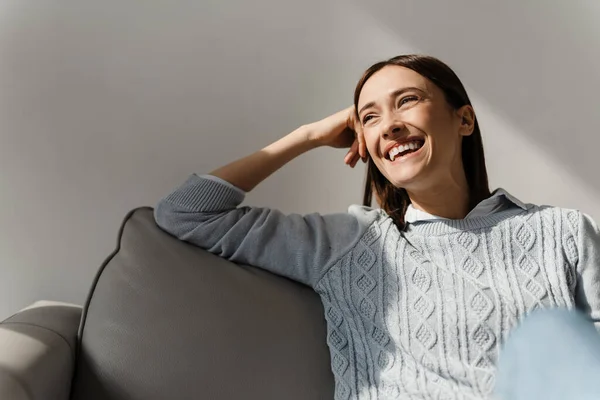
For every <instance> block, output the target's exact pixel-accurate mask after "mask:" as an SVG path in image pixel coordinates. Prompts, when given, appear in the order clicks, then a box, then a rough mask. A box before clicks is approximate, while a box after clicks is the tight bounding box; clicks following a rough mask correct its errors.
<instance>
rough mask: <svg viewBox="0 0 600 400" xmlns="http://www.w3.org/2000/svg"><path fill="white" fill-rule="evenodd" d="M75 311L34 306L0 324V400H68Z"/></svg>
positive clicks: (53, 305)
mask: <svg viewBox="0 0 600 400" xmlns="http://www.w3.org/2000/svg"><path fill="white" fill-rule="evenodd" d="M80 319H81V307H79V306H76V305H73V304H67V303H57V302H46V301H43V302H37V303H34V304H33V305H32V306H30V307H27V308H25V309H24V310H21V311H20V312H18V313H16V314H15V315H13V316H12V317H10V318H8V319H6V320H5V321H3V322H2V323H0V399H11V400H46V399H48V400H50V399H52V400H54V399H56V400H68V399H69V395H70V391H71V379H72V376H73V371H74V367H75V347H76V343H77V330H78V328H79V323H80Z"/></svg>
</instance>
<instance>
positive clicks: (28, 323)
mask: <svg viewBox="0 0 600 400" xmlns="http://www.w3.org/2000/svg"><path fill="white" fill-rule="evenodd" d="M2 325H25V326H33V327H34V328H39V329H42V330H45V331H48V332H52V333H54V334H55V335H56V336H58V337H59V338H61V339H62V340H63V341H64V342H65V343H66V344H67V347H68V348H69V351H70V353H71V358H72V359H73V362H75V349H74V348H73V346H71V344H70V343H69V341H68V340H67V338H66V337H64V336H63V335H62V334H60V333H58V332H56V331H55V330H53V329H50V328H48V327H45V326H42V325H38V324H32V323H30V322H18V321H14V322H13V321H8V322H3V323H2V324H1V325H0V326H2Z"/></svg>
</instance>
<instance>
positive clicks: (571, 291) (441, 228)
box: [155, 175, 600, 400]
mask: <svg viewBox="0 0 600 400" xmlns="http://www.w3.org/2000/svg"><path fill="white" fill-rule="evenodd" d="M243 199H244V193H243V192H241V191H239V190H236V188H234V187H232V186H231V185H227V184H225V183H223V182H219V181H218V180H216V179H209V178H207V177H198V176H196V175H192V176H191V177H190V178H189V179H188V180H187V181H186V182H185V183H184V184H183V185H182V186H181V187H179V188H178V189H176V190H175V191H174V192H173V193H171V194H170V195H168V196H167V197H166V198H164V199H163V200H162V201H161V202H160V203H159V204H158V205H157V207H156V210H155V217H156V220H157V223H158V225H159V226H161V227H162V228H163V229H164V230H166V231H168V232H169V233H171V234H173V235H175V236H177V237H178V238H180V239H182V240H185V241H188V242H190V243H193V244H195V245H197V246H200V247H202V248H205V249H207V250H209V251H211V252H213V253H215V254H217V255H220V256H222V257H225V258H227V259H229V260H232V261H235V262H238V263H244V264H250V265H254V266H257V267H261V268H265V269H267V270H270V271H272V272H274V273H276V274H280V275H283V276H286V277H289V278H291V279H294V280H297V281H300V282H303V283H305V284H307V285H310V286H311V287H313V288H314V290H315V291H316V292H317V293H318V294H319V295H320V297H321V299H322V302H323V305H324V311H325V318H326V320H327V326H328V333H327V342H328V345H329V349H330V352H331V368H332V371H333V374H334V376H335V382H336V387H335V398H336V399H361V400H362V399H486V398H490V397H491V393H492V390H493V385H494V375H495V364H496V361H497V359H498V353H499V348H500V346H501V344H502V343H503V341H504V340H505V339H506V337H507V334H508V333H509V332H510V330H511V328H512V327H514V326H515V324H516V323H518V321H519V320H520V319H521V318H522V317H524V316H525V315H526V314H527V313H528V312H530V311H531V310H533V309H536V308H545V307H566V308H574V307H577V308H579V309H581V310H583V311H584V312H586V313H587V314H588V315H589V316H590V317H591V318H592V319H593V321H594V322H595V323H596V325H597V326H598V324H599V323H600V232H599V230H598V228H597V226H596V224H595V223H594V222H593V221H592V220H591V219H590V218H589V217H588V216H586V215H584V214H582V213H580V212H578V211H572V210H565V209H560V208H554V207H538V206H533V205H528V206H527V207H526V209H523V208H520V207H508V208H507V209H505V210H502V211H499V212H496V213H493V214H492V215H489V216H484V217H473V218H467V219H463V220H432V221H427V222H422V223H418V222H417V223H412V224H409V225H408V226H407V228H406V229H405V230H404V231H399V230H398V228H397V227H396V226H395V225H394V223H393V222H392V220H391V219H390V218H389V217H388V216H387V215H386V214H385V213H384V212H383V211H381V210H377V209H370V208H366V207H360V206H352V207H350V208H349V212H348V213H340V214H331V215H319V214H311V215H305V216H301V215H294V214H293V215H284V214H282V213H281V212H279V211H277V210H272V209H265V208H257V207H240V206H239V205H240V204H241V202H242V201H243Z"/></svg>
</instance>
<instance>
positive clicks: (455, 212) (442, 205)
mask: <svg viewBox="0 0 600 400" xmlns="http://www.w3.org/2000/svg"><path fill="white" fill-rule="evenodd" d="M407 192H408V196H409V197H410V200H411V203H412V205H413V207H415V208H416V209H418V210H421V211H424V212H426V213H429V214H432V215H435V216H438V217H442V218H448V219H463V218H465V217H466V216H467V214H468V213H469V211H471V210H470V204H469V189H468V185H467V184H466V182H465V183H464V184H460V185H458V184H456V183H455V182H451V183H450V184H444V185H439V186H437V187H434V188H428V189H427V190H423V191H409V190H407Z"/></svg>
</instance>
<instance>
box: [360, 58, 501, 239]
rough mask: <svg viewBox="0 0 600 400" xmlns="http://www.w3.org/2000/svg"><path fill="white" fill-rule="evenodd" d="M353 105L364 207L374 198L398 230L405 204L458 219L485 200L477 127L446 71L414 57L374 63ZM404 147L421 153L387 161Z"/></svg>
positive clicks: (458, 85) (438, 63) (437, 63)
mask: <svg viewBox="0 0 600 400" xmlns="http://www.w3.org/2000/svg"><path fill="white" fill-rule="evenodd" d="M434 82H435V83H434ZM354 104H355V106H356V109H357V110H358V113H357V117H358V118H359V120H360V121H361V124H362V128H363V132H362V134H363V135H364V138H365V141H366V144H367V147H368V151H369V154H370V162H369V167H368V172H367V182H366V187H365V196H364V204H365V205H370V204H371V195H372V193H373V192H375V195H376V196H377V198H378V199H379V203H380V205H381V207H382V208H383V209H384V210H385V211H386V212H387V213H388V214H389V215H391V216H393V217H394V221H395V222H396V224H397V225H398V226H399V227H400V228H402V226H403V224H404V215H405V213H406V210H407V208H408V207H409V205H410V204H411V203H412V204H414V206H415V207H417V208H423V207H425V208H427V209H428V210H429V211H430V212H432V213H433V214H435V215H438V216H442V217H446V218H452V219H458V218H462V217H464V216H466V215H467V214H468V211H469V210H471V209H472V208H474V207H475V206H476V205H477V204H478V203H479V202H481V201H482V200H484V199H485V198H487V197H489V196H490V190H489V187H488V178H487V171H486V167H485V157H484V153H483V144H482V138H481V132H480V130H479V124H478V123H477V119H476V118H475V112H474V110H473V107H472V105H471V101H470V100H469V96H468V95H467V92H466V91H465V88H464V87H463V85H462V83H461V82H460V80H459V79H458V77H457V76H456V74H455V73H454V72H453V71H452V70H451V69H450V68H449V67H448V66H447V65H445V64H444V63H442V62H441V61H439V60H437V59H435V58H433V57H425V56H417V55H406V56H399V57H395V58H392V59H390V60H387V61H383V62H380V63H377V64H375V65H373V66H372V67H371V68H369V69H368V70H367V71H366V72H365V73H364V74H363V76H362V78H361V79H360V81H359V82H358V85H357V86H356V90H355V94H354ZM407 141H416V142H417V143H422V146H421V148H420V149H419V151H417V152H414V154H411V153H408V155H406V156H405V157H400V158H399V159H397V160H396V159H394V160H392V159H391V158H390V154H389V151H390V149H396V148H397V146H398V144H403V143H405V142H407ZM405 150H406V149H405ZM396 151H397V150H396ZM467 194H468V196H466V195H467Z"/></svg>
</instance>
